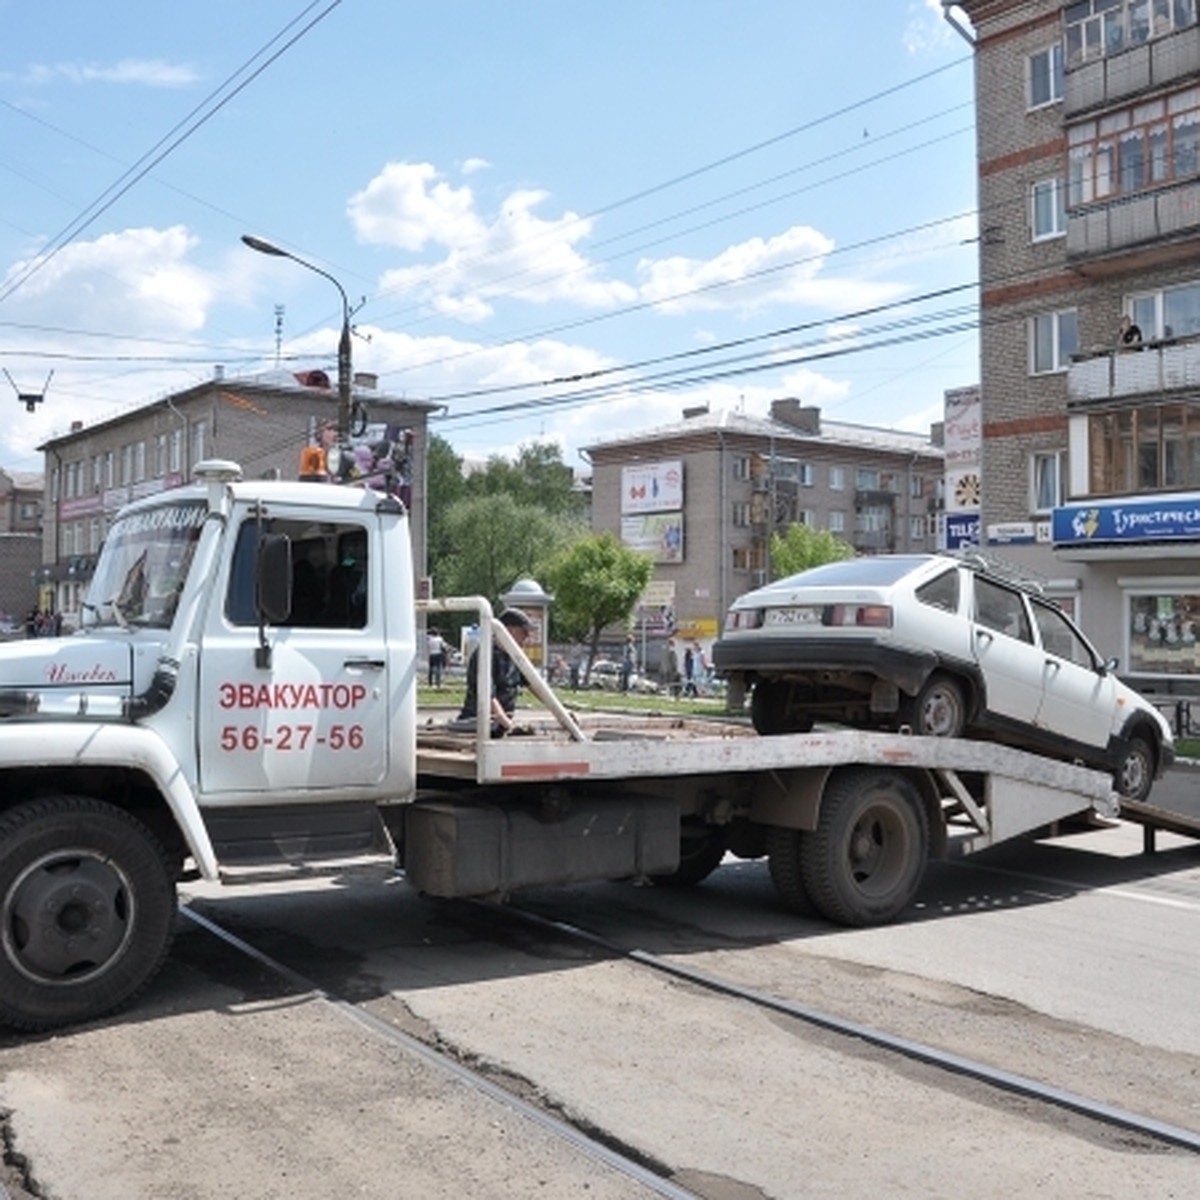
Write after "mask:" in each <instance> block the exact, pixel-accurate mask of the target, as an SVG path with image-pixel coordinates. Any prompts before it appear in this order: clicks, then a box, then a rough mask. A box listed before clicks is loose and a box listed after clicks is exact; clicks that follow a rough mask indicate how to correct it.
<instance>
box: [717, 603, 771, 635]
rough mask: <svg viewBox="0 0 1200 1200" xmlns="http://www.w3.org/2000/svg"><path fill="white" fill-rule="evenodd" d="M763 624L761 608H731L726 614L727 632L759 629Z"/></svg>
mask: <svg viewBox="0 0 1200 1200" xmlns="http://www.w3.org/2000/svg"><path fill="white" fill-rule="evenodd" d="M762 623H763V610H762V609H761V608H731V609H730V610H729V611H728V612H727V613H726V614H725V632H726V633H733V632H734V631H735V630H738V629H757V628H758V627H759V626H760V625H761V624H762Z"/></svg>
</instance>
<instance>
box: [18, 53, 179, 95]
mask: <svg viewBox="0 0 1200 1200" xmlns="http://www.w3.org/2000/svg"><path fill="white" fill-rule="evenodd" d="M0 78H4V79H6V80H10V81H14V82H20V83H23V84H26V85H28V86H31V87H44V86H47V85H49V84H52V83H56V82H57V81H59V80H66V81H67V82H68V83H74V84H89V83H116V84H138V85H140V86H142V87H159V88H178V87H188V86H190V85H191V84H193V83H196V82H197V81H198V80H199V79H200V75H199V73H198V72H197V71H195V70H194V69H193V68H192V67H189V66H185V65H184V64H182V63H169V62H164V61H163V60H162V59H160V58H123V59H121V61H120V62H116V63H110V64H101V63H52V64H50V63H31V64H30V65H29V66H28V67H26V68H25V70H24V71H22V72H20V73H19V74H18V73H14V72H5V73H3V75H0Z"/></svg>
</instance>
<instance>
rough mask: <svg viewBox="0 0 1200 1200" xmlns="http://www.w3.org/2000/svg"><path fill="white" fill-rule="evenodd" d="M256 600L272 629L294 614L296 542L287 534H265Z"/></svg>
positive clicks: (261, 613) (259, 554) (260, 545)
mask: <svg viewBox="0 0 1200 1200" xmlns="http://www.w3.org/2000/svg"><path fill="white" fill-rule="evenodd" d="M254 596H255V602H256V604H257V607H258V611H259V614H260V616H261V617H262V619H263V620H265V621H267V622H268V623H269V624H271V625H279V624H281V623H282V622H284V621H286V620H287V618H288V614H289V613H290V612H291V611H292V540H291V538H289V537H288V536H287V535H286V534H282V533H266V534H263V538H262V541H260V542H259V544H258V570H257V573H256V576H255V581H254Z"/></svg>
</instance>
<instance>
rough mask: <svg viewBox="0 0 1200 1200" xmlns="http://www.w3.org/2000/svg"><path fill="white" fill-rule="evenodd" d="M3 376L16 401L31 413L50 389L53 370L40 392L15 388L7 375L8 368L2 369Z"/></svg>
mask: <svg viewBox="0 0 1200 1200" xmlns="http://www.w3.org/2000/svg"><path fill="white" fill-rule="evenodd" d="M4 376H5V378H6V379H7V380H8V382H9V383H11V384H12V387H13V391H14V392H16V393H17V399H18V400H19V401H20V402H21V403H22V404H23V405H25V411H26V412H28V413H31V412H33V411H34V410H35V409H36V408H37V406H38V405H39V404H41V402H42V401H43V400H45V399H46V391H47V389H48V388H49V387H50V380H51V379H53V378H54V368H53V367H51V368H50V374H49V375H47V376H46V382H45V383H44V384H42V390H41V391H40V392H23V391H21V389H20V388H19V387H17V381H16V380H15V379H14V378H13V377H12V376H11V375H9V373H8V368H7V367H5V368H4Z"/></svg>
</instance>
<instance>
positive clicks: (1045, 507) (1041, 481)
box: [1030, 450, 1064, 513]
mask: <svg viewBox="0 0 1200 1200" xmlns="http://www.w3.org/2000/svg"><path fill="white" fill-rule="evenodd" d="M1063 477H1064V472H1063V455H1062V452H1061V451H1059V450H1052V451H1047V452H1044V453H1037V454H1034V455H1033V457H1032V459H1031V460H1030V509H1031V511H1033V512H1038V513H1046V512H1049V511H1050V510H1051V509H1053V508H1057V507H1058V506H1059V505H1060V504H1062V502H1063V486H1062V485H1063Z"/></svg>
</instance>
